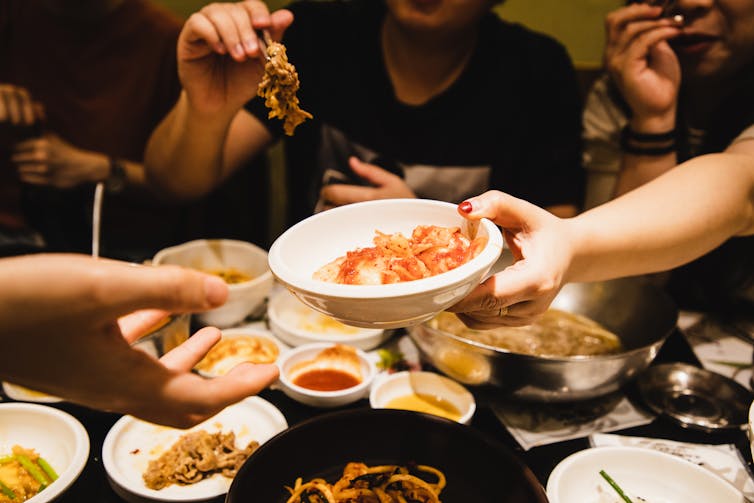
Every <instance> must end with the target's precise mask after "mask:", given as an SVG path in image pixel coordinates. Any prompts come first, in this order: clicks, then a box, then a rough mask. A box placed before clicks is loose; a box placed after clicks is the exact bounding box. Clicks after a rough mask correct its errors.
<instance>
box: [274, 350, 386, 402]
mask: <svg viewBox="0 0 754 503" xmlns="http://www.w3.org/2000/svg"><path fill="white" fill-rule="evenodd" d="M278 367H279V368H280V378H279V381H278V382H279V384H280V387H281V389H282V390H283V392H284V393H285V394H286V395H288V396H289V397H291V398H293V399H294V400H296V401H298V402H301V403H303V404H306V405H311V406H312V407H322V408H327V407H339V406H341V405H346V404H349V403H352V402H355V401H356V400H360V399H362V398H365V397H366V396H367V395H368V393H369V387H370V386H371V384H372V381H373V380H374V376H375V375H376V374H377V366H376V365H375V363H374V362H373V361H372V360H371V359H370V358H369V357H368V356H367V354H366V353H365V352H364V351H362V350H360V349H358V348H355V347H353V346H346V345H344V344H332V343H327V342H316V343H311V344H304V345H302V346H298V347H297V348H294V349H291V350H290V351H288V352H287V353H285V354H284V355H282V356H281V357H280V358H279V359H278Z"/></svg>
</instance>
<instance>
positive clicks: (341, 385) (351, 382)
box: [293, 369, 361, 391]
mask: <svg viewBox="0 0 754 503" xmlns="http://www.w3.org/2000/svg"><path fill="white" fill-rule="evenodd" d="M359 383H361V380H360V379H357V378H356V377H354V376H353V375H351V374H349V373H347V372H343V371H341V370H336V369H312V370H308V371H306V372H304V373H302V374H300V375H299V376H297V377H296V378H295V379H294V380H293V384H295V385H296V386H301V387H302V388H307V389H311V390H314V391H338V390H342V389H347V388H352V387H354V386H356V385H357V384H359Z"/></svg>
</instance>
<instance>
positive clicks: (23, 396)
mask: <svg viewBox="0 0 754 503" xmlns="http://www.w3.org/2000/svg"><path fill="white" fill-rule="evenodd" d="M3 393H5V394H6V395H7V396H8V398H11V399H13V400H16V401H19V402H39V403H56V402H62V401H63V399H62V398H59V397H56V396H52V395H48V394H47V393H42V392H41V391H34V390H33V389H29V388H26V387H24V386H19V385H18V384H13V383H10V382H6V381H3Z"/></svg>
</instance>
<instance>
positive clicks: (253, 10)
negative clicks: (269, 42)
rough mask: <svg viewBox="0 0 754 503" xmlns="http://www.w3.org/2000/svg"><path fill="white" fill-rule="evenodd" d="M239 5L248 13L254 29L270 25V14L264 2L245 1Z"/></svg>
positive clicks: (266, 27)
mask: <svg viewBox="0 0 754 503" xmlns="http://www.w3.org/2000/svg"><path fill="white" fill-rule="evenodd" d="M240 5H241V7H242V8H243V9H244V10H245V11H246V13H247V14H248V16H249V19H250V20H251V24H252V26H253V27H254V29H255V30H265V29H268V28H270V27H271V26H272V16H271V15H270V10H269V9H268V8H267V5H266V4H265V3H264V2H259V1H247V2H243V3H241V4H240Z"/></svg>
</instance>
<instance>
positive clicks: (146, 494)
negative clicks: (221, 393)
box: [102, 397, 288, 502]
mask: <svg viewBox="0 0 754 503" xmlns="http://www.w3.org/2000/svg"><path fill="white" fill-rule="evenodd" d="M287 427H288V423H287V422H286V420H285V417H284V416H283V414H282V413H281V412H280V411H279V410H278V409H277V408H276V407H275V406H274V405H272V404H271V403H269V402H267V401H266V400H264V399H262V398H259V397H251V398H247V399H245V400H242V401H241V402H239V403H237V404H235V405H231V406H230V407H227V408H226V409H224V410H223V411H222V412H220V413H219V414H217V415H216V416H213V417H212V418H210V419H208V420H206V421H204V422H203V423H201V424H199V425H197V426H195V427H193V428H191V430H179V429H175V428H168V427H165V426H158V425H155V424H152V423H148V422H145V421H142V420H139V419H136V418H135V417H132V416H124V417H122V418H121V419H119V420H118V422H116V423H115V424H114V425H113V427H112V428H111V429H110V431H109V432H108V434H107V437H105V442H104V444H103V445H102V463H103V464H104V466H105V470H106V471H107V474H108V476H109V478H110V482H111V485H112V487H113V489H114V490H115V491H116V492H117V493H118V494H119V495H120V496H121V497H122V498H124V499H126V500H127V501H132V502H133V501H137V502H141V501H145V500H152V501H183V502H198V501H205V500H208V499H212V498H215V497H217V496H220V495H222V494H225V493H226V492H228V488H229V487H230V483H231V479H229V478H227V477H223V476H222V475H219V474H217V475H214V476H212V477H210V478H207V479H204V480H201V481H199V482H197V483H196V484H191V485H186V486H180V485H175V484H173V485H170V486H168V487H165V488H163V489H160V490H154V489H149V488H148V487H147V486H146V485H145V484H144V479H143V478H142V474H143V473H144V471H145V470H146V468H147V466H148V465H149V461H150V460H152V459H156V458H157V457H159V456H160V455H161V454H162V453H163V452H165V451H166V450H168V449H169V448H170V447H171V446H172V445H173V443H174V442H175V441H176V440H177V439H178V438H179V437H180V436H182V435H184V434H186V433H187V432H188V431H193V430H199V429H204V430H206V431H208V432H209V433H214V432H217V431H223V432H227V431H230V430H232V431H233V432H235V434H236V445H238V446H241V445H243V446H246V445H247V444H248V443H249V442H250V441H251V440H256V441H257V442H259V443H260V444H261V443H264V442H265V441H267V440H269V439H270V438H271V437H273V436H275V435H276V434H277V433H279V432H281V431H283V430H284V429H286V428H287Z"/></svg>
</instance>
